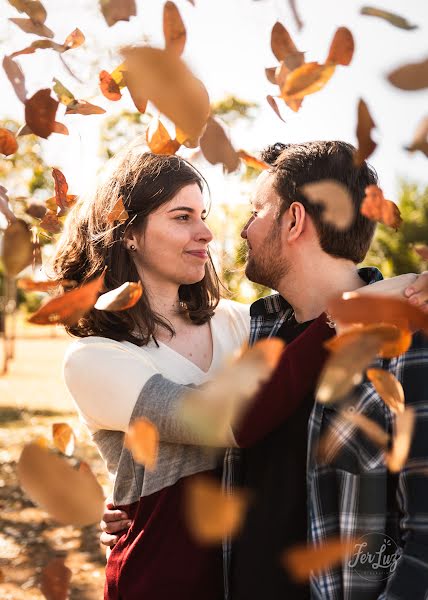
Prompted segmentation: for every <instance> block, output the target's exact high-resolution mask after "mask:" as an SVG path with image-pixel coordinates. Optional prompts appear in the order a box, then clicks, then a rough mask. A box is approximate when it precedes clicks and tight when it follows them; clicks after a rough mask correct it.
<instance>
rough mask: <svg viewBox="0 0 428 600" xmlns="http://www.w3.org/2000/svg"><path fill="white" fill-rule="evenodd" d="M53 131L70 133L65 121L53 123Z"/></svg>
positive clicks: (63, 133) (64, 133)
mask: <svg viewBox="0 0 428 600" xmlns="http://www.w3.org/2000/svg"><path fill="white" fill-rule="evenodd" d="M52 133H61V134H62V135H68V129H67V127H66V126H65V125H64V123H58V121H55V123H54V124H53V132H52Z"/></svg>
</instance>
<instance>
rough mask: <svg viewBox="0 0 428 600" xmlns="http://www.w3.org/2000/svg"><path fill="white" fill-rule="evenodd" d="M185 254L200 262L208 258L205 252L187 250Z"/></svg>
mask: <svg viewBox="0 0 428 600" xmlns="http://www.w3.org/2000/svg"><path fill="white" fill-rule="evenodd" d="M186 254H190V255H191V256H194V257H196V258H200V259H201V260H206V259H207V258H208V253H207V252H206V251H205V250H188V251H187V253H186Z"/></svg>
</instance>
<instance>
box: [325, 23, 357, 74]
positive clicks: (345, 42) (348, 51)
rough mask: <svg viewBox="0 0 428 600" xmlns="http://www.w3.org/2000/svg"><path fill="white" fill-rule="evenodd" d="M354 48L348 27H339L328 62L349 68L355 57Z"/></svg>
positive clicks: (331, 46)
mask: <svg viewBox="0 0 428 600" xmlns="http://www.w3.org/2000/svg"><path fill="white" fill-rule="evenodd" d="M354 48H355V44H354V38H353V37H352V33H351V32H350V31H349V29H348V28H347V27H339V29H337V31H336V33H335V34H334V37H333V40H332V42H331V45H330V50H329V52H328V57H327V60H326V62H327V63H332V64H334V65H344V66H347V65H349V64H350V62H351V60H352V57H353V55H354Z"/></svg>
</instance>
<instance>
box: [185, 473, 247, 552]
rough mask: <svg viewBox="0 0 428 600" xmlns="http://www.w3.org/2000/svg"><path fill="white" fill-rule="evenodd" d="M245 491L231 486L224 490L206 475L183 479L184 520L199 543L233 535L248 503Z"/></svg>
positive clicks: (209, 542) (219, 539)
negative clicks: (230, 493)
mask: <svg viewBox="0 0 428 600" xmlns="http://www.w3.org/2000/svg"><path fill="white" fill-rule="evenodd" d="M248 503H249V498H248V493H247V492H245V491H244V490H239V489H237V490H234V492H233V495H230V496H227V495H225V494H224V493H223V491H222V489H221V486H220V485H219V484H218V483H217V482H216V481H215V480H214V479H212V478H210V477H207V476H206V475H196V476H193V477H190V478H188V480H187V481H186V503H185V510H186V520H187V526H188V528H189V530H190V532H191V534H192V536H193V537H194V538H195V539H196V540H197V541H198V542H199V543H201V544H212V543H218V542H220V541H221V540H222V539H223V538H225V537H226V536H227V537H229V536H230V537H233V536H234V535H236V534H237V533H238V531H239V529H240V527H241V525H242V523H243V521H244V517H245V513H246V510H247V507H248Z"/></svg>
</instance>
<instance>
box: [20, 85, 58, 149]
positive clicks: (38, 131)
mask: <svg viewBox="0 0 428 600" xmlns="http://www.w3.org/2000/svg"><path fill="white" fill-rule="evenodd" d="M57 108H58V101H57V100H54V99H53V98H51V91H50V90H49V89H44V90H39V91H38V92H36V93H35V94H34V96H32V97H31V98H29V99H28V100H27V101H26V102H25V122H26V123H27V125H28V127H29V128H30V129H31V131H32V132H33V133H34V134H35V135H39V136H40V137H43V138H48V137H49V136H50V134H51V133H52V132H53V130H54V127H55V125H54V124H55V115H56V111H57Z"/></svg>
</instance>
